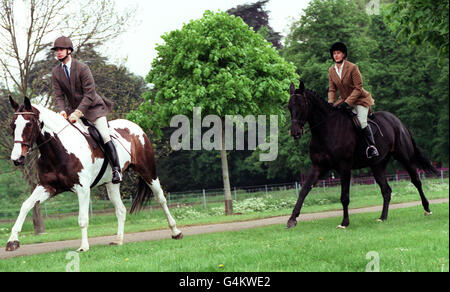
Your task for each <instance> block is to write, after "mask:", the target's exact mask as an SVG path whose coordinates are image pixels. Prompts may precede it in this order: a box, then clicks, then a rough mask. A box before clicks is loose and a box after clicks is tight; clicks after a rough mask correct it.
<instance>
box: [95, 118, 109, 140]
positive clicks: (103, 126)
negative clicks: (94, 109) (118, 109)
mask: <svg viewBox="0 0 450 292" xmlns="http://www.w3.org/2000/svg"><path fill="white" fill-rule="evenodd" d="M94 125H95V127H96V128H97V130H98V131H99V132H100V136H102V139H103V143H107V142H109V141H111V136H110V133H109V127H108V121H107V120H106V117H100V118H98V119H96V120H95V121H94Z"/></svg>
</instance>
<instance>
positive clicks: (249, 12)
mask: <svg viewBox="0 0 450 292" xmlns="http://www.w3.org/2000/svg"><path fill="white" fill-rule="evenodd" d="M267 2H269V0H260V1H257V2H255V3H253V4H243V5H238V6H237V7H235V8H231V9H229V10H227V12H228V14H230V15H235V16H238V17H241V18H242V20H243V21H244V22H245V23H247V24H248V26H250V27H252V28H253V30H254V31H255V32H258V33H260V34H261V35H262V36H263V37H264V38H265V39H266V40H268V41H269V42H271V43H272V44H273V46H274V47H275V48H277V49H281V46H282V45H281V35H280V34H279V33H278V32H275V31H274V29H273V28H272V27H271V26H270V25H269V11H267V10H265V9H264V6H265V5H266V4H267Z"/></svg>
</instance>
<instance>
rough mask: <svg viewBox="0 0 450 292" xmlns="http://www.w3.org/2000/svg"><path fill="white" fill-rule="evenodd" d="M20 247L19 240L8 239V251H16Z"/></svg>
mask: <svg viewBox="0 0 450 292" xmlns="http://www.w3.org/2000/svg"><path fill="white" fill-rule="evenodd" d="M19 247H20V243H19V241H17V240H15V241H8V243H7V244H6V251H15V250H17V249H18V248H19Z"/></svg>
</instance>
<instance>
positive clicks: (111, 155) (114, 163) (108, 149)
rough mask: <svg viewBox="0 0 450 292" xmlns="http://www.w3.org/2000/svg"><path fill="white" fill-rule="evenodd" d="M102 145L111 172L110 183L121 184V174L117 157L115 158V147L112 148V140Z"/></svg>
mask: <svg viewBox="0 0 450 292" xmlns="http://www.w3.org/2000/svg"><path fill="white" fill-rule="evenodd" d="M104 145H105V154H106V156H107V158H108V160H109V163H110V164H111V167H112V170H113V173H112V175H113V177H112V183H113V184H118V183H120V182H122V172H121V170H120V163H119V157H118V156H117V151H116V147H115V146H114V143H113V141H112V140H111V141H109V142H107V143H105V144H104Z"/></svg>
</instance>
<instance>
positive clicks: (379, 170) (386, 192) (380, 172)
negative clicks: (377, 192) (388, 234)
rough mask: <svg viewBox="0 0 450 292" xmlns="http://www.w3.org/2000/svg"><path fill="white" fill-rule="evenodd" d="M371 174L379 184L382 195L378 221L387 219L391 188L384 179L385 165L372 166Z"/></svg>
mask: <svg viewBox="0 0 450 292" xmlns="http://www.w3.org/2000/svg"><path fill="white" fill-rule="evenodd" d="M372 171H373V176H374V177H375V181H376V182H377V184H378V185H379V186H380V189H381V194H382V195H383V210H382V211H381V217H380V218H379V219H378V220H379V221H384V220H387V217H388V212H389V203H390V201H391V193H392V189H391V187H390V186H389V184H388V182H387V179H386V166H385V164H383V165H380V164H378V165H375V166H373V167H372Z"/></svg>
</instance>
